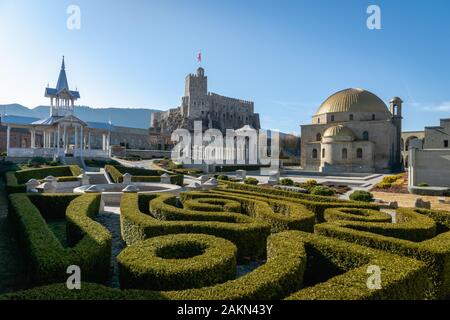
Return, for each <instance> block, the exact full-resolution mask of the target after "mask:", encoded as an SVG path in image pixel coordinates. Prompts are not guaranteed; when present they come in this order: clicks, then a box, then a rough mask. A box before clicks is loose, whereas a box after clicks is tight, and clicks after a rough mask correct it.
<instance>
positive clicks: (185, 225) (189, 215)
mask: <svg viewBox="0 0 450 320" xmlns="http://www.w3.org/2000/svg"><path fill="white" fill-rule="evenodd" d="M175 200H176V199H175V198H174V197H172V196H170V195H167V194H139V195H138V194H131V193H127V194H124V195H123V197H122V201H121V204H120V211H121V215H120V222H121V231H122V238H123V239H124V240H125V242H126V243H127V244H128V245H132V244H133V243H135V242H136V241H139V240H145V239H148V238H152V237H156V236H161V235H167V234H177V233H205V234H210V235H214V236H217V237H221V238H225V239H227V240H230V241H231V242H233V243H234V244H235V245H236V246H237V248H238V259H243V258H245V257H251V258H257V257H262V256H264V253H265V248H266V239H267V236H268V235H269V234H270V226H269V225H268V224H267V223H265V222H264V221H261V220H259V219H253V218H250V217H247V216H245V215H243V214H237V213H223V214H222V215H221V213H219V212H213V213H196V212H194V211H189V210H184V209H180V208H177V207H176V206H175V203H174V202H175ZM150 208H152V209H150ZM152 210H153V211H152ZM202 214H206V215H207V214H214V215H215V217H216V218H219V219H221V218H223V219H225V218H227V217H226V215H231V220H230V219H229V220H227V221H228V222H224V221H205V219H206V218H204V219H202ZM156 216H159V217H162V218H164V217H166V218H167V217H170V218H171V219H172V220H160V219H157V218H156ZM193 218H197V220H192V219H193ZM174 219H175V220H174ZM232 221H235V222H232Z"/></svg>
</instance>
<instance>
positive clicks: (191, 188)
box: [185, 182, 202, 191]
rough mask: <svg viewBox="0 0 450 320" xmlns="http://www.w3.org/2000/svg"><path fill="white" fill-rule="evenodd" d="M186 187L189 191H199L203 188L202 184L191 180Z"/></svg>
mask: <svg viewBox="0 0 450 320" xmlns="http://www.w3.org/2000/svg"><path fill="white" fill-rule="evenodd" d="M185 188H186V190H187V191H197V190H200V189H201V188H202V186H201V185H200V183H198V182H191V183H190V184H188V185H187V186H186V187H185Z"/></svg>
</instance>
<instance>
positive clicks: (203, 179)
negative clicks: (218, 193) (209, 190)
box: [199, 175, 209, 184]
mask: <svg viewBox="0 0 450 320" xmlns="http://www.w3.org/2000/svg"><path fill="white" fill-rule="evenodd" d="M208 179H209V177H208V176H204V175H203V176H200V178H199V180H200V183H201V184H204V183H205V182H206V181H208Z"/></svg>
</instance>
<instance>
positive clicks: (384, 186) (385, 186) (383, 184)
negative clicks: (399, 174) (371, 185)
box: [377, 182, 392, 189]
mask: <svg viewBox="0 0 450 320" xmlns="http://www.w3.org/2000/svg"><path fill="white" fill-rule="evenodd" d="M391 187H392V183H388V182H380V183H378V184H377V188H380V189H389V188H391Z"/></svg>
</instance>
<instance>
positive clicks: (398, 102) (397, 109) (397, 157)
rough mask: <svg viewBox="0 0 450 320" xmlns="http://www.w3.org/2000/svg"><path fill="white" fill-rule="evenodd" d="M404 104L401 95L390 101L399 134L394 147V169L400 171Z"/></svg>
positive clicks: (394, 122) (393, 119) (393, 120)
mask: <svg viewBox="0 0 450 320" xmlns="http://www.w3.org/2000/svg"><path fill="white" fill-rule="evenodd" d="M402 104H403V100H402V99H400V98H399V97H394V98H392V99H391V101H389V109H390V111H391V114H392V123H393V124H394V125H395V127H396V128H397V136H396V139H395V145H394V148H393V150H392V151H393V154H392V156H393V159H392V169H393V170H394V171H399V170H401V169H402V149H401V139H402V119H403V117H402Z"/></svg>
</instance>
